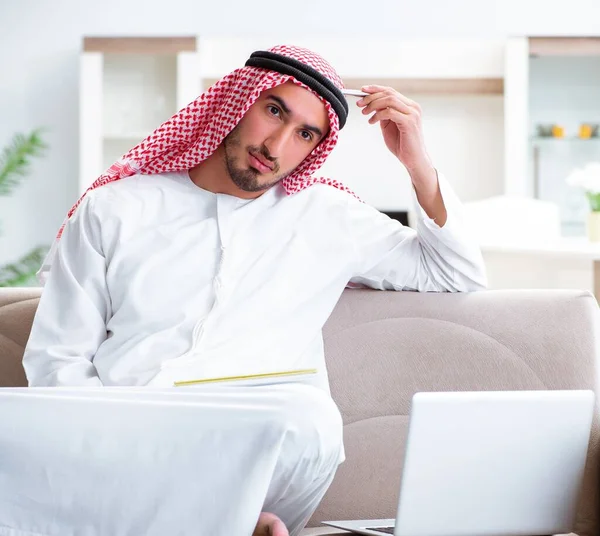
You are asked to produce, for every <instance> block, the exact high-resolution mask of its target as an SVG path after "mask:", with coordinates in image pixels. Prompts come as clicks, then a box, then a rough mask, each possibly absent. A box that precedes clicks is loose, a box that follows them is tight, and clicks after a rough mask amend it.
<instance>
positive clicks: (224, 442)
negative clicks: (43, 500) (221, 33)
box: [23, 46, 485, 536]
mask: <svg viewBox="0 0 600 536" xmlns="http://www.w3.org/2000/svg"><path fill="white" fill-rule="evenodd" d="M340 88H342V82H341V80H340V78H339V76H338V75H337V74H336V73H335V71H334V70H333V69H332V68H331V66H330V65H329V64H328V63H327V62H325V61H324V60H323V59H322V58H320V57H319V56H317V55H315V54H313V53H311V52H310V51H307V50H305V49H300V48H297V47H284V46H282V47H275V48H273V49H270V50H269V51H262V52H257V53H254V54H253V55H252V56H251V57H250V59H249V60H248V62H247V64H246V66H245V67H244V68H243V69H239V70H237V71H234V73H232V74H230V75H228V76H227V77H225V78H224V79H222V80H221V81H219V82H218V83H217V84H216V85H215V86H213V87H212V88H210V89H209V90H208V91H207V92H206V93H204V94H203V95H202V96H201V97H199V99H198V100H197V101H194V102H193V103H192V104H190V106H188V107H187V108H186V109H184V110H182V111H181V112H179V113H178V114H177V115H176V116H174V117H173V118H172V119H171V120H169V121H168V122H167V123H165V124H164V125H162V126H161V127H160V128H159V129H157V131H155V133H154V134H153V135H151V136H150V137H149V138H148V139H147V140H145V141H144V142H142V143H141V144H140V145H138V146H137V147H135V148H134V149H132V150H131V151H130V152H129V153H128V154H127V155H125V156H124V157H123V159H122V160H121V161H119V162H118V163H117V164H115V165H114V166H113V167H111V168H110V169H109V170H108V172H107V173H106V174H105V175H103V176H102V177H100V179H98V181H96V183H94V185H93V186H92V188H91V189H90V190H89V191H88V192H87V195H85V197H84V198H83V199H82V200H80V202H79V203H78V205H76V207H74V209H73V210H72V211H71V213H70V214H69V216H70V218H69V219H68V221H67V222H66V225H65V226H64V230H63V232H62V235H61V237H60V241H58V242H57V243H56V244H55V246H54V247H53V250H52V252H51V255H50V259H49V261H50V262H49V263H48V264H50V265H51V269H48V266H46V267H45V270H44V271H45V272H47V281H46V285H45V289H44V292H43V295H42V298H41V301H40V304H39V308H38V310H37V314H36V318H35V320H34V324H33V328H32V332H31V336H30V338H29V341H28V344H27V348H26V351H25V356H24V361H23V364H24V367H25V371H26V373H27V378H28V381H29V385H30V386H71V387H78V386H90V387H100V386H151V387H156V388H163V387H170V386H172V385H173V383H174V382H177V381H182V380H190V379H200V378H213V377H222V376H231V375H245V374H255V373H264V372H273V371H281V370H292V369H307V368H316V369H318V375H317V379H316V382H315V383H316V386H310V385H298V384H288V385H276V386H263V387H257V386H255V387H239V388H237V387H236V388H235V389H234V390H232V389H231V388H230V387H229V388H220V389H216V390H215V389H209V390H207V391H206V392H204V391H203V392H201V393H196V394H195V395H194V396H195V403H196V404H197V407H198V411H199V412H200V415H201V420H200V421H199V422H200V423H202V424H199V426H201V427H205V428H201V429H202V430H204V431H205V435H206V440H204V439H202V438H201V439H200V440H199V441H200V443H199V444H198V446H197V448H198V449H200V451H199V458H202V459H203V460H209V461H211V463H213V465H212V466H211V470H209V471H206V472H205V473H204V475H205V479H206V480H205V481H204V482H203V485H204V487H205V488H210V487H212V486H224V488H223V489H229V490H233V489H235V490H236V492H239V494H235V495H233V497H234V498H233V499H231V498H230V497H228V498H227V499H226V498H225V497H223V498H222V501H223V502H225V501H230V502H229V503H228V504H227V507H225V504H221V503H219V502H218V501H217V504H216V506H214V507H213V508H210V509H209V508H207V507H204V509H203V501H204V500H205V496H203V497H204V498H203V499H202V500H200V501H199V506H198V509H199V511H200V512H202V515H201V517H200V518H199V519H200V520H199V521H197V523H199V525H198V526H197V532H196V534H201V535H203V534H211V535H213V534H223V535H225V534H236V535H237V534H249V533H250V531H251V529H252V528H253V527H255V528H254V530H255V532H254V534H256V535H260V534H273V535H275V536H283V535H286V534H288V531H289V533H290V534H292V535H297V534H299V532H300V530H301V529H302V527H303V526H304V525H305V523H306V522H307V521H308V519H309V518H310V516H311V514H312V513H313V511H314V509H315V508H316V506H317V505H318V503H319V501H320V500H321V498H322V497H323V495H324V493H325V491H326V489H327V487H328V486H329V484H330V483H331V481H332V479H333V476H334V473H335V470H336V468H337V465H338V464H339V463H340V462H341V461H343V458H344V455H343V447H342V438H341V419H340V417H339V412H338V411H337V408H336V407H335V405H334V404H333V402H332V401H331V399H330V397H329V392H328V382H327V374H326V369H325V362H324V355H323V342H322V336H321V329H322V327H323V325H324V323H325V321H326V320H327V318H328V317H329V315H330V313H331V311H332V310H333V308H334V306H335V304H336V302H337V300H338V299H339V297H340V295H341V293H342V291H343V290H344V288H345V287H346V286H357V285H358V286H368V287H372V288H377V289H390V290H391V289H393V290H403V289H407V290H417V291H449V292H468V291H475V290H480V289H483V288H485V271H484V267H483V262H482V258H481V254H480V251H479V249H478V247H477V245H476V244H475V242H474V241H473V240H472V239H471V238H470V237H469V234H468V231H467V230H466V229H464V228H463V227H462V225H461V221H460V214H459V212H460V204H459V202H458V200H457V199H456V197H455V195H454V194H453V192H452V190H451V189H450V186H449V185H448V184H447V182H446V181H445V179H444V178H443V177H442V176H438V173H437V171H436V169H435V168H434V166H433V164H432V162H431V160H430V158H429V156H428V154H427V151H426V148H425V145H424V141H423V134H422V127H421V117H420V116H421V110H420V108H419V106H418V104H417V103H415V102H414V101H412V100H410V99H408V98H406V97H405V96H403V95H401V94H399V93H398V92H396V91H394V90H393V89H391V88H386V87H381V86H368V87H365V88H363V89H364V90H365V92H367V93H368V96H366V97H363V98H361V99H360V100H358V102H357V105H358V107H360V108H361V109H362V113H363V114H365V115H368V114H371V117H370V119H369V123H371V124H374V123H379V125H380V127H381V131H382V135H383V139H384V142H385V143H386V145H387V147H388V149H389V150H390V151H391V152H392V153H393V154H394V155H395V156H396V157H397V158H398V160H399V162H400V163H401V164H403V165H404V166H405V167H406V168H407V169H408V171H409V173H410V177H411V180H412V184H413V186H414V192H415V197H416V200H417V201H418V207H417V210H418V214H419V221H418V227H417V230H416V231H414V230H412V229H409V228H405V227H403V226H402V225H400V224H399V223H398V222H396V221H393V220H391V219H389V218H388V217H386V216H384V215H382V214H380V213H379V212H378V211H377V210H375V209H374V208H372V207H369V206H367V205H366V204H364V203H362V202H361V201H360V200H358V199H357V198H356V197H355V196H354V195H353V194H352V193H351V192H349V191H348V190H347V189H346V188H345V187H344V186H343V185H341V184H340V183H337V182H336V181H333V180H330V179H318V178H315V177H314V176H313V173H314V172H315V171H317V169H318V168H319V167H320V166H321V165H322V163H323V162H324V161H325V159H326V158H327V156H328V154H329V153H330V152H331V150H332V149H333V147H334V146H335V143H336V141H337V136H338V131H339V129H340V128H341V127H343V125H344V123H345V121H346V118H347V114H348V108H347V103H346V101H345V98H344V97H343V95H342V94H341V91H340ZM99 186H102V187H99ZM98 396H101V395H98ZM216 416H218V418H217V417H216ZM249 422H250V423H252V426H246V425H244V423H249ZM203 437H204V436H203ZM215 437H216V438H217V439H215ZM203 441H204V442H203ZM234 444H236V445H243V446H242V447H235V448H234V447H233V445H234ZM257 445H260V448H259V449H258V450H257ZM240 449H241V450H240ZM223 452H227V454H228V457H227V460H222V459H221V458H222V453H223ZM259 453H260V454H259ZM259 459H260V463H258V461H259ZM267 462H268V463H267ZM255 463H258V465H256V467H263V469H261V470H258V469H257V470H256V471H255V472H253V471H251V470H249V464H250V466H251V467H255ZM265 464H266V465H265ZM254 473H256V474H254ZM252 475H253V476H252ZM227 486H229V487H227ZM244 486H245V487H244ZM238 487H239V488H240V489H238ZM242 488H243V489H244V490H246V491H245V492H244V493H246V492H247V493H246V494H245V495H244V493H242V491H241V489H242ZM252 492H254V495H255V498H254V499H253V500H254V502H256V501H258V503H260V504H258V503H256V504H258V506H259V508H258V509H257V507H256V506H252V507H250V506H249V503H250V502H252V501H250V499H249V497H250V496H251V493H252ZM256 497H258V498H256ZM242 503H243V504H242ZM253 504H254V503H253ZM261 509H263V510H264V511H265V513H263V514H261V515H260V516H259V513H260V510H261ZM188 510H189V509H188ZM188 510H186V511H188ZM209 510H210V511H209ZM224 512H226V513H227V515H224ZM266 512H270V513H266ZM65 515H67V514H65ZM123 515H125V514H123ZM257 518H258V522H257ZM250 522H251V524H250ZM189 523H190V524H189V525H186V526H185V528H182V529H181V532H180V533H182V534H191V532H189V530H192V529H191V527H192V524H191V523H192V521H190V522H189ZM255 525H256V526H255ZM217 527H218V528H217ZM171 529H172V527H171ZM186 530H188V532H186Z"/></svg>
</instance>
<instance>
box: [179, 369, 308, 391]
mask: <svg viewBox="0 0 600 536" xmlns="http://www.w3.org/2000/svg"><path fill="white" fill-rule="evenodd" d="M316 373H317V369H299V370H285V371H281V372H266V373H263V374H246V375H245V376H224V377H222V378H207V379H204V380H185V381H180V382H175V383H174V384H173V385H174V386H175V387H182V386H184V385H199V384H203V383H218V382H231V381H240V380H255V379H262V378H279V377H282V376H298V375H301V374H316Z"/></svg>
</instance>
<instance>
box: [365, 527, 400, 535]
mask: <svg viewBox="0 0 600 536" xmlns="http://www.w3.org/2000/svg"><path fill="white" fill-rule="evenodd" d="M366 530H372V531H374V532H383V533H384V534H394V527H373V528H371V527H368V528H367V529H366Z"/></svg>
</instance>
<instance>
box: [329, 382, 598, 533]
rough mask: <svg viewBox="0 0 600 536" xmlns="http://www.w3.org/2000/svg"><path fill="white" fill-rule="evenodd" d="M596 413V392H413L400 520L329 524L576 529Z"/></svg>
mask: <svg viewBox="0 0 600 536" xmlns="http://www.w3.org/2000/svg"><path fill="white" fill-rule="evenodd" d="M593 411H594V393H593V392H592V391H502V392H485V391H483V392H452V393H417V394H416V395H415V396H414V397H413V399H412V407H411V413H410V424H409V431H408V440H407V444H406V454H405V459H404V467H403V471H402V478H401V485H400V500H399V504H398V511H397V514H396V519H375V520H362V521H327V522H324V524H325V525H330V526H332V527H338V528H341V529H344V530H347V531H350V532H354V533H356V534H372V535H378V536H381V535H382V534H394V535H395V536H490V535H494V536H498V535H503V536H522V535H528V536H539V535H549V534H560V533H568V532H571V531H572V529H573V522H574V518H575V513H576V506H577V501H578V498H579V493H580V489H581V484H582V480H583V473H584V467H585V461H586V455H587V450H588V443H589V439H590V431H591V425H592V415H593ZM398 476H399V477H400V475H398Z"/></svg>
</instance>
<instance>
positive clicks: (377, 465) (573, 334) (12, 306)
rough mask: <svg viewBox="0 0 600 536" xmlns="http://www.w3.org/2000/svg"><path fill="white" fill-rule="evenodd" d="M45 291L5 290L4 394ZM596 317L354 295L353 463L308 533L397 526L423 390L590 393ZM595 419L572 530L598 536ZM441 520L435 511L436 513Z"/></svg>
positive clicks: (567, 304) (338, 356) (577, 300)
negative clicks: (413, 415)
mask: <svg viewBox="0 0 600 536" xmlns="http://www.w3.org/2000/svg"><path fill="white" fill-rule="evenodd" d="M38 297H39V290H38V289H13V290H10V289H0V386H18V385H25V377H24V374H23V370H22V368H21V365H20V360H21V357H22V352H23V347H24V345H25V343H26V341H27V337H28V332H29V329H30V325H31V322H32V319H33V315H34V312H35V308H36V304H37V300H38ZM598 327H599V325H598V306H597V303H596V300H595V299H594V298H593V297H592V296H591V295H590V294H588V293H586V292H579V291H567V290H565V291H556V290H554V291H541V290H540V291H486V292H478V293H471V294H419V293H412V292H380V291H369V290H351V291H350V290H349V291H346V292H345V293H344V295H343V297H342V299H341V300H340V302H339V304H338V306H337V308H336V310H335V311H334V313H333V315H332V317H331V318H330V320H329V322H328V323H327V326H326V329H325V343H326V354H327V362H328V368H329V373H330V381H331V390H332V395H333V398H334V399H335V401H336V402H337V404H338V406H339V407H340V410H341V412H342V415H343V417H344V423H345V426H344V435H345V444H346V454H347V461H346V462H345V463H344V464H343V465H342V466H341V467H340V469H339V471H338V474H337V475H336V478H335V481H334V482H333V484H332V486H331V488H330V490H329V492H328V493H327V495H326V497H325V499H324V500H323V502H322V504H321V506H320V507H319V509H318V511H317V512H316V513H315V515H314V518H313V520H312V522H311V525H312V526H314V527H315V528H309V529H307V530H306V531H305V533H304V534H306V535H308V534H312V535H316V534H329V533H337V532H339V531H337V532H336V531H335V530H327V529H323V528H318V525H319V522H320V521H321V520H323V519H348V518H382V517H394V516H395V508H396V504H397V498H398V497H397V495H398V481H399V476H400V474H401V469H402V454H403V449H404V441H405V437H406V430H407V414H408V412H409V404H410V399H411V397H412V395H413V393H415V392H417V391H444V390H512V389H580V388H585V389H594V390H597V384H598V347H597V344H598ZM599 448H600V447H599V444H598V420H597V419H596V421H595V423H594V431H593V434H592V440H591V443H590V451H589V458H588V467H587V471H586V476H585V482H584V490H583V493H582V498H581V504H580V508H579V512H578V517H577V522H576V526H575V527H574V531H575V532H577V533H578V534H580V535H582V536H587V535H590V536H591V535H596V534H598V533H599V530H598V529H599V524H598V517H599V516H598V514H599V512H600V505H599V501H598V499H599V497H600V494H599V493H598V486H599V479H598V470H599V466H598V449H599ZM432 514H433V515H435V513H434V512H432Z"/></svg>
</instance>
